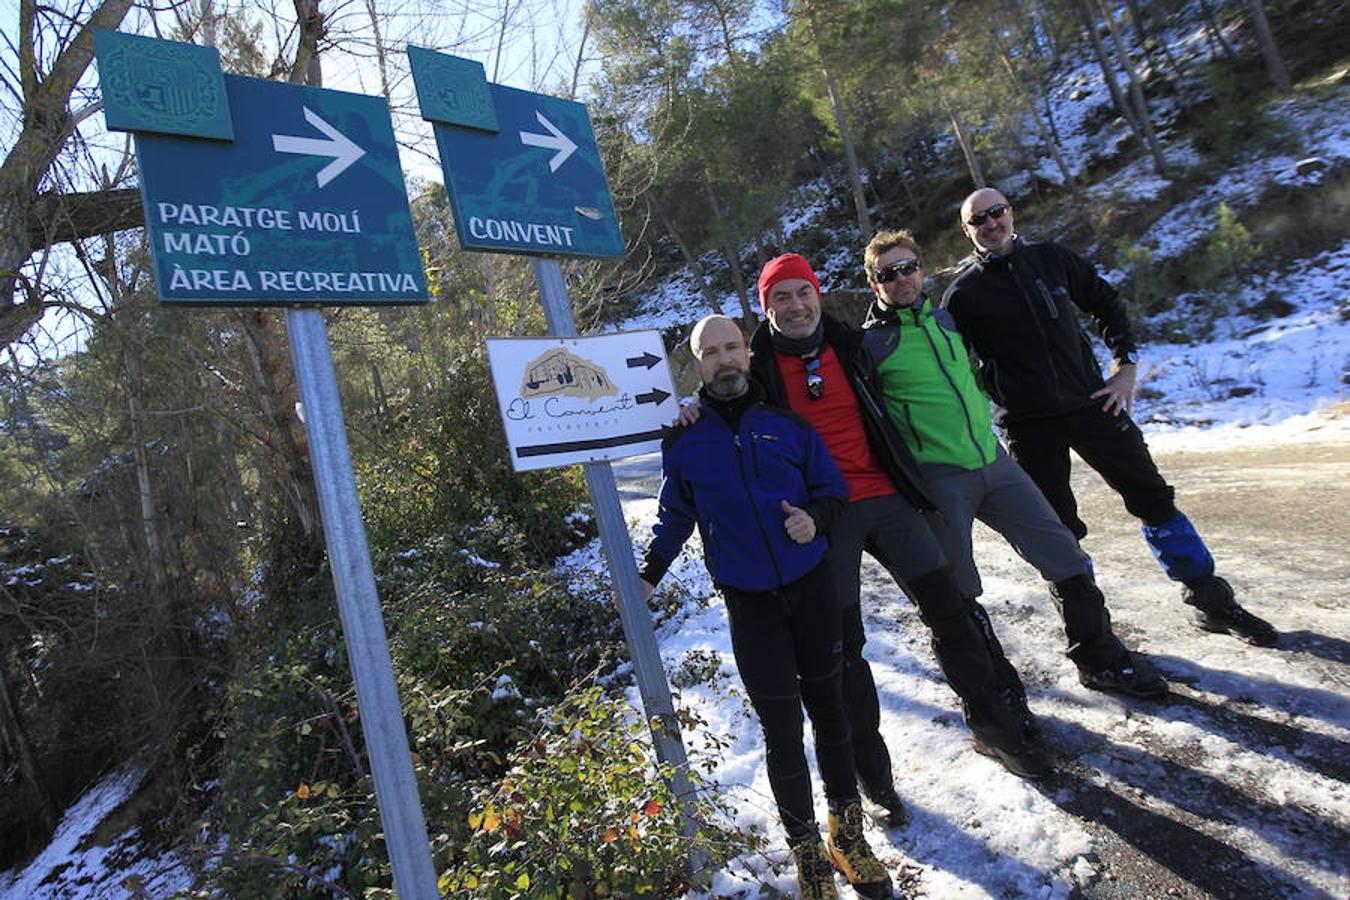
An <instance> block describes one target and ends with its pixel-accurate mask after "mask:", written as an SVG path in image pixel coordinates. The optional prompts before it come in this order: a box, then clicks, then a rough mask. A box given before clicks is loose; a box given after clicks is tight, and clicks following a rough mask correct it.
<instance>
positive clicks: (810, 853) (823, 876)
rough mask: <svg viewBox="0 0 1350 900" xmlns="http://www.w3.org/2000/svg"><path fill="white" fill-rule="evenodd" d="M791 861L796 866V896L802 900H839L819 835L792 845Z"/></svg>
mask: <svg viewBox="0 0 1350 900" xmlns="http://www.w3.org/2000/svg"><path fill="white" fill-rule="evenodd" d="M792 859H793V861H794V862H796V864H797V894H798V896H800V897H801V898H802V900H839V890H838V889H837V888H836V887H835V886H834V869H833V868H832V867H831V866H830V860H829V857H827V856H826V855H825V845H824V844H822V843H821V841H820V837H819V835H817V836H815V837H809V838H807V839H806V840H804V841H801V842H799V843H796V844H793V845H792Z"/></svg>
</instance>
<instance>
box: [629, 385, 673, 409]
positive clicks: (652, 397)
mask: <svg viewBox="0 0 1350 900" xmlns="http://www.w3.org/2000/svg"><path fill="white" fill-rule="evenodd" d="M669 397H670V394H668V393H666V392H665V391H663V390H661V389H660V388H652V389H651V390H650V391H648V392H647V393H645V394H638V395H637V397H635V398H634V399H635V400H637V402H638V403H653V404H655V405H657V406H660V405H661V404H662V403H664V402H665V401H666V400H667V399H668V398H669Z"/></svg>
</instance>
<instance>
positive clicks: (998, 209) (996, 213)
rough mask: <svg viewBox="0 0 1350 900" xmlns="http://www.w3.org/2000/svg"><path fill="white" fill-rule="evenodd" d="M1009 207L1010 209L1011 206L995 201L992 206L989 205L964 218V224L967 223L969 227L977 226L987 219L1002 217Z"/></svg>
mask: <svg viewBox="0 0 1350 900" xmlns="http://www.w3.org/2000/svg"><path fill="white" fill-rule="evenodd" d="M1010 209H1012V207H1011V206H1009V205H1008V204H1006V203H995V204H994V205H993V206H991V207H989V208H988V209H986V210H985V211H984V212H977V213H975V215H973V216H971V217H970V218H969V219H966V224H967V225H969V226H970V227H971V228H979V227H980V226H981V225H983V224H984V223H985V222H986V221H988V220H989V219H1001V218H1003V214H1004V213H1005V212H1007V211H1008V210H1010Z"/></svg>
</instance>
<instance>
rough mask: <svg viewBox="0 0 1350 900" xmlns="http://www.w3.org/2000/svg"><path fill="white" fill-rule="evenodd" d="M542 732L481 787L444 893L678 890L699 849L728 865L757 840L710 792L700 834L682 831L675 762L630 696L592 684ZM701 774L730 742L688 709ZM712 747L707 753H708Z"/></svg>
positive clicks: (693, 764)
mask: <svg viewBox="0 0 1350 900" xmlns="http://www.w3.org/2000/svg"><path fill="white" fill-rule="evenodd" d="M546 718H547V721H546V724H545V725H544V727H543V728H542V729H541V731H540V732H539V734H538V735H537V736H536V737H535V738H534V739H533V740H531V741H530V742H528V743H526V744H524V745H523V746H522V747H521V748H520V750H519V751H517V752H516V753H515V754H513V756H512V760H511V761H512V765H511V768H510V769H509V771H507V773H506V775H505V777H503V778H502V779H501V780H500V781H499V782H497V783H496V784H493V785H491V786H488V787H486V788H484V789H482V790H480V791H478V792H477V794H476V796H475V800H474V803H473V806H472V811H471V812H470V813H469V815H468V817H467V820H466V822H467V825H468V826H469V828H470V829H471V831H472V834H471V836H470V838H469V840H468V841H467V843H465V844H464V845H462V846H460V847H455V848H451V852H452V856H453V857H454V862H453V863H452V864H451V865H450V866H449V867H448V868H446V869H445V871H444V872H443V873H442V875H441V878H440V887H441V892H442V894H443V895H444V894H448V895H450V896H463V897H476V898H478V897H481V898H513V897H532V898H533V897H538V898H577V900H580V898H591V897H676V896H682V895H683V894H684V893H685V892H686V891H687V890H688V889H689V884H688V882H687V880H686V879H687V877H688V874H689V873H688V864H689V860H690V859H691V856H692V851H693V850H694V849H695V848H697V849H698V850H699V851H700V852H701V853H702V854H703V855H704V856H705V857H706V858H707V859H708V860H709V861H710V862H711V864H712V865H714V866H717V865H720V864H722V863H724V862H725V861H726V860H728V859H730V858H732V857H734V856H737V855H739V854H741V853H743V852H745V851H746V850H748V849H751V848H753V847H755V846H757V844H758V838H757V837H756V836H755V835H752V834H746V833H744V832H738V831H735V830H734V829H732V828H731V827H729V826H728V825H727V824H725V823H726V822H728V821H730V819H729V816H728V815H727V813H726V810H725V809H721V808H720V807H719V806H718V805H717V804H716V802H715V801H714V800H712V799H709V798H706V797H705V798H704V799H702V800H699V801H698V802H696V803H695V804H693V805H694V808H695V810H696V816H697V818H698V819H699V821H700V827H699V830H698V833H697V836H696V837H695V838H694V839H693V841H692V843H691V840H690V839H689V838H688V837H686V836H685V835H684V834H683V832H682V829H681V818H680V812H679V808H678V805H677V803H676V798H675V797H674V795H673V794H672V791H671V789H670V787H669V785H668V783H667V780H666V778H667V776H668V775H669V770H668V769H666V768H664V767H661V768H660V771H659V772H658V766H657V765H656V761H655V759H654V757H653V754H652V748H651V742H650V740H649V732H648V729H647V724H646V723H645V722H644V721H643V720H642V719H641V718H639V717H635V716H634V715H633V714H632V708H631V707H630V706H628V704H627V703H626V702H625V701H624V700H623V699H622V698H613V697H609V696H606V695H605V694H604V693H603V692H602V691H601V689H600V688H599V687H595V686H592V687H590V688H587V689H585V690H582V691H579V692H576V693H574V694H571V695H569V697H568V698H567V699H566V700H565V701H564V702H563V703H561V704H559V705H558V706H556V707H555V708H553V709H552V710H550V711H549V713H548V715H547V717H546ZM680 718H681V727H682V730H683V733H684V735H685V739H686V741H689V740H690V737H691V736H692V735H694V734H695V733H696V732H698V733H699V734H700V737H701V738H702V743H701V744H700V749H697V750H691V751H690V757H691V759H690V770H691V778H692V780H693V782H694V784H695V787H696V789H697V787H698V784H699V772H700V771H701V770H702V771H707V770H709V769H710V768H711V767H710V766H709V765H707V762H708V757H709V756H711V755H713V754H715V753H717V752H719V751H720V750H721V749H722V748H723V740H722V739H721V738H718V737H716V736H712V735H710V734H709V733H707V732H706V731H702V732H699V727H700V725H701V724H702V723H700V722H699V721H698V720H697V719H696V718H695V717H693V716H691V715H689V714H688V713H687V712H686V713H684V714H683V715H681V717H680ZM700 757H702V758H700Z"/></svg>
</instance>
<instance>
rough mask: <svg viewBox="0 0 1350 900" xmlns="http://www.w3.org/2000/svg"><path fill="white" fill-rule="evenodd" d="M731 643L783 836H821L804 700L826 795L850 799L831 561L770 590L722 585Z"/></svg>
mask: <svg viewBox="0 0 1350 900" xmlns="http://www.w3.org/2000/svg"><path fill="white" fill-rule="evenodd" d="M722 595H723V597H725V599H726V604H727V619H728V621H729V622H730V624H731V649H732V652H733V653H735V656H736V668H737V670H738V671H739V672H740V675H741V681H742V682H743V683H744V684H745V690H746V693H748V694H749V695H750V702H751V704H752V705H753V706H754V708H755V713H756V714H757V715H758V716H759V723H760V726H761V727H762V728H763V729H764V758H765V762H766V764H767V766H768V770H769V786H770V787H771V788H772V789H773V797H774V800H775V801H776V802H777V804H778V813H779V815H780V816H782V819H783V827H784V828H785V829H786V830H787V834H788V841H789V843H795V842H797V841H799V840H802V839H805V838H807V837H810V836H811V835H816V836H819V833H820V832H819V830H818V829H817V826H816V817H815V805H814V804H813V803H812V800H811V773H810V772H809V771H808V770H807V768H806V750H805V748H804V746H803V744H802V707H803V706H805V707H806V714H807V715H808V716H810V718H811V729H812V731H813V732H814V734H815V746H816V762H817V763H818V764H819V766H820V778H821V781H823V782H824V783H825V796H826V797H827V798H828V799H829V800H830V801H834V802H839V803H846V802H848V801H851V800H856V799H857V797H858V786H857V783H856V781H855V776H854V773H853V745H852V744H851V743H850V741H849V729H848V717H847V716H845V714H844V700H843V696H842V694H841V693H840V689H839V673H840V669H841V667H842V664H841V653H842V649H841V644H840V637H839V607H838V606H837V605H836V603H835V599H834V581H833V577H832V575H831V574H830V568H829V564H828V563H825V562H822V563H821V564H820V565H819V566H817V567H816V568H814V569H812V570H811V571H810V572H808V573H807V574H806V575H804V576H802V577H801V578H799V579H797V580H796V581H794V582H792V583H791V584H789V585H786V586H785V587H782V588H779V589H778V590H774V591H762V592H761V591H753V592H752V591H739V590H736V589H734V588H725V587H724V588H723V589H722Z"/></svg>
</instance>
